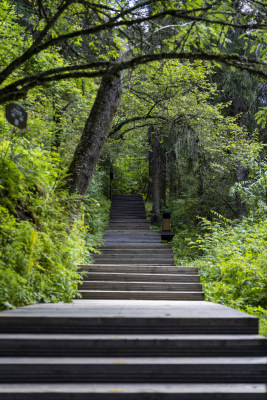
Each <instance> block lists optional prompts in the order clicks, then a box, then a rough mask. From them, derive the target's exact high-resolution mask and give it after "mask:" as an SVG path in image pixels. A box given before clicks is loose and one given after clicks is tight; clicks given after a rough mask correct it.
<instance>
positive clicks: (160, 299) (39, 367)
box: [0, 196, 267, 400]
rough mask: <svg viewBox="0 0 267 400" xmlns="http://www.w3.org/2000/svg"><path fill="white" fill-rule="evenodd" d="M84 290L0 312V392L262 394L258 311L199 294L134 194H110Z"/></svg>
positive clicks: (252, 399) (21, 397)
mask: <svg viewBox="0 0 267 400" xmlns="http://www.w3.org/2000/svg"><path fill="white" fill-rule="evenodd" d="M81 268H82V269H83V270H84V271H86V276H85V279H84V283H83V285H82V287H81V288H80V292H81V294H82V297H83V299H81V300H75V301H74V302H73V303H72V304H63V303H60V304H41V305H34V306H29V307H24V308H21V309H17V310H12V311H7V312H3V313H1V314H0V332H1V334H0V352H1V357H0V399H1V400H2V399H3V400H26V399H27V400H29V399H32V400H63V399H64V400H68V399H74V400H85V399H86V400H87V399H89V400H102V399H103V400H105V399H110V400H114V399H118V400H126V399H127V400H165V399H166V400H266V353H267V340H266V338H263V337H261V336H259V335H258V322H257V319H256V318H254V317H252V316H249V315H247V314H244V313H240V312H238V311H236V310H233V309H230V308H227V307H224V306H222V305H218V304H212V303H208V302H206V301H204V295H203V292H202V288H201V284H200V280H199V276H198V271H197V270H196V269H194V268H189V267H179V268H178V267H175V266H174V261H173V256H172V252H171V249H170V248H169V247H168V246H165V245H162V243H161V240H160V235H159V233H158V232H152V231H150V230H149V225H148V223H147V221H146V218H145V212H144V205H143V202H142V199H141V198H140V197H136V196H129V197H124V196H122V197H116V198H115V197H114V201H113V205H112V210H111V222H110V227H109V230H108V231H107V232H106V233H105V235H104V245H103V247H102V248H101V254H100V255H97V256H96V257H95V264H94V265H92V266H85V265H84V266H81Z"/></svg>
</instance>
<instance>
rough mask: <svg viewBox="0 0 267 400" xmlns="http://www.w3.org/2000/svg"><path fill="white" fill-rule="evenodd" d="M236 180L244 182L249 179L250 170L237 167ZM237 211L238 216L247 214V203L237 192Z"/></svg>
mask: <svg viewBox="0 0 267 400" xmlns="http://www.w3.org/2000/svg"><path fill="white" fill-rule="evenodd" d="M235 174H236V182H244V181H247V180H248V176H249V170H248V169H247V168H244V167H241V166H240V167H237V168H236V171H235ZM235 204H236V212H237V215H238V217H239V218H240V217H242V216H244V215H246V214H247V209H246V205H245V204H244V203H243V202H242V200H241V199H240V196H239V195H238V194H237V193H236V195H235Z"/></svg>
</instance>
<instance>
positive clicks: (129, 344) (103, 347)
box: [0, 334, 267, 357]
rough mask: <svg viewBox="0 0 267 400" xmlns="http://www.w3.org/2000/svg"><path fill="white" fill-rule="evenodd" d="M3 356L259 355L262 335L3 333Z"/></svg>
mask: <svg viewBox="0 0 267 400" xmlns="http://www.w3.org/2000/svg"><path fill="white" fill-rule="evenodd" d="M0 352H1V357H8V356H9V357H75V356H76V357H105V356H106V357H107V356H108V357H121V356H126V357H152V356H154V357H169V356H171V357H174V356H175V357H222V356H224V357H259V356H267V340H266V339H265V338H264V337H263V336H259V335H175V334H173V335H153V334H146V335H141V334H139V335H129V334H128V335H126V334H118V335H116V336H114V335H108V334H99V335H94V334H76V335H74V334H9V335H7V334H0Z"/></svg>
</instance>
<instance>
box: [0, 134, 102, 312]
mask: <svg viewBox="0 0 267 400" xmlns="http://www.w3.org/2000/svg"><path fill="white" fill-rule="evenodd" d="M58 159H59V156H58V155H57V154H55V153H51V154H50V153H49V152H48V151H46V150H44V149H43V148H41V147H30V146H29V143H28V142H27V141H26V140H19V141H14V142H12V143H11V142H8V141H6V142H2V144H1V146H0V201H1V203H0V249H1V250H0V309H7V308H13V307H17V306H22V305H27V304H33V303H37V302H57V301H64V302H69V301H71V300H72V299H73V298H76V297H77V296H78V283H79V282H80V280H81V275H80V274H79V272H78V267H77V265H78V264H79V263H81V262H87V263H90V262H92V258H91V256H90V252H94V251H95V247H96V246H97V245H99V244H100V243H101V240H102V231H103V229H104V227H105V225H104V224H105V223H107V218H108V214H109V201H107V200H106V199H105V198H104V196H103V194H102V192H101V182H102V181H101V179H102V176H101V173H100V172H99V173H98V174H97V175H96V178H95V181H94V183H93V184H92V188H91V194H89V195H88V197H87V199H86V201H85V203H84V205H83V207H82V209H81V212H80V214H79V215H78V216H77V217H76V219H75V220H74V221H73V220H72V222H71V223H70V213H69V209H70V208H71V207H70V205H71V202H72V201H73V199H71V198H69V196H68V195H67V194H66V193H64V192H57V191H56V190H55V187H56V183H57V179H58V178H59V176H60V175H62V174H63V171H61V170H60V169H59V168H58V167H57V164H58ZM93 196H95V198H93ZM104 216H105V218H104ZM100 220H103V221H105V222H103V223H99V221H100Z"/></svg>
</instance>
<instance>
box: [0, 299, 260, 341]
mask: <svg viewBox="0 0 267 400" xmlns="http://www.w3.org/2000/svg"><path fill="white" fill-rule="evenodd" d="M0 316H1V317H0V332H1V333H18V332H19V333H64V334H65V333H66V332H67V333H75V334H80V333H87V334H88V333H97V334H104V333H112V334H115V335H118V334H119V335H120V334H122V333H127V334H128V333H129V334H134V333H137V334H170V335H171V334H207V335H212V334H219V335H221V334H241V335H245V334H248V335H250V334H253V335H254V334H257V333H258V319H257V318H255V317H253V316H251V315H248V314H245V313H241V312H239V311H236V310H234V309H232V308H229V307H225V306H222V305H220V304H214V303H208V302H205V301H192V302H190V301H177V302H175V301H167V300H163V301H157V302H155V301H153V300H146V301H141V300H128V301H127V302H125V300H107V301H106V300H83V301H80V300H75V301H74V302H73V303H71V304H68V303H57V304H53V303H50V304H38V305H33V306H28V307H24V308H20V309H16V310H11V311H5V312H2V313H1V314H0Z"/></svg>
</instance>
